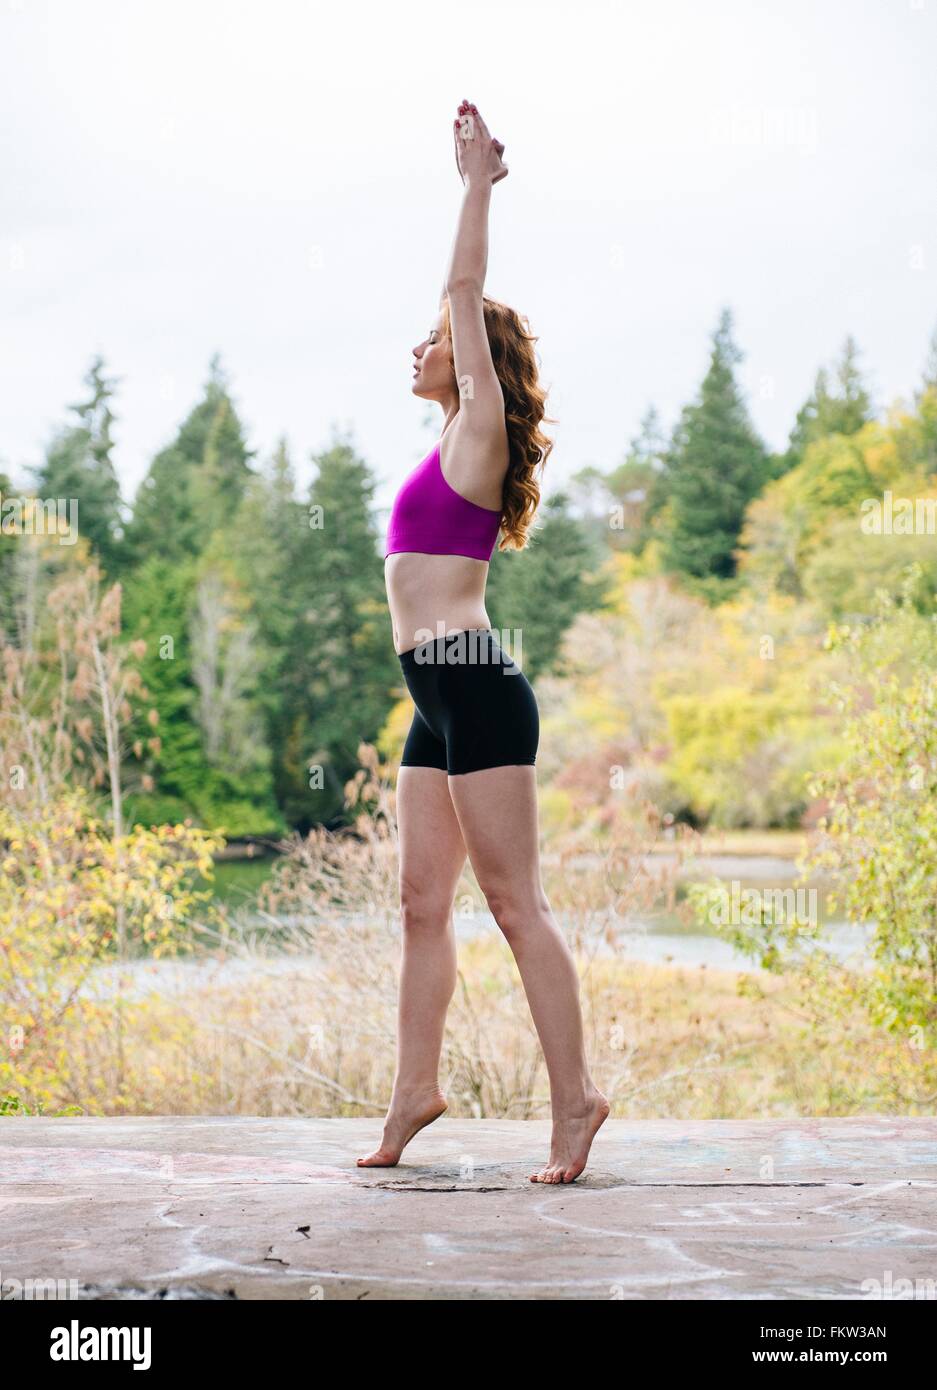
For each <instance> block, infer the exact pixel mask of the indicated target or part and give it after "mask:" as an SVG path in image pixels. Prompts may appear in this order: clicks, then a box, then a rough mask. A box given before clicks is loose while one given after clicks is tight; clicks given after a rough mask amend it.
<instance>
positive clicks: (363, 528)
mask: <svg viewBox="0 0 937 1390" xmlns="http://www.w3.org/2000/svg"><path fill="white" fill-rule="evenodd" d="M313 462H314V463H315V464H316V465H317V470H318V471H317V476H316V478H315V480H314V481H313V483H312V486H311V488H310V490H309V499H308V506H307V507H306V508H305V509H304V512H305V515H304V525H303V527H302V529H301V532H300V534H299V536H298V538H297V539H296V542H295V544H291V543H290V542H289V541H288V540H287V539H286V538H284V541H285V549H286V550H287V551H288V552H291V554H290V568H289V583H290V584H291V585H292V587H293V590H294V592H295V594H296V597H297V600H298V611H297V615H296V620H295V622H294V624H293V627H292V632H291V634H290V637H289V640H288V642H287V646H286V659H285V661H284V663H283V674H282V680H281V691H282V711H283V716H282V717H283V723H282V725H281V728H280V735H279V740H280V741H279V748H278V753H279V757H280V764H279V767H278V769H277V779H278V780H277V786H278V791H279V794H280V804H281V806H282V807H283V810H284V813H285V815H286V817H287V819H288V821H289V822H290V823H291V824H293V825H295V826H297V827H298V828H300V829H307V828H308V827H309V826H311V825H314V824H317V823H319V822H326V823H327V822H330V821H333V820H335V819H336V818H338V817H340V816H341V814H342V812H343V796H344V785H345V782H346V781H347V780H348V778H349V777H350V776H351V775H352V774H353V773H354V772H355V771H356V770H357V767H358V757H357V751H358V745H359V744H360V743H361V742H362V740H364V741H366V742H373V741H374V740H375V739H376V738H377V735H378V733H379V732H380V729H381V727H382V725H383V723H384V720H385V718H386V716H387V713H388V711H389V709H390V707H391V704H392V702H393V694H394V693H395V692H396V691H398V689H399V687H400V685H401V676H400V666H399V663H398V662H397V659H396V657H395V655H394V648H393V641H392V638H391V626H390V621H389V619H388V615H387V604H386V600H385V598H384V583H383V570H382V565H381V559H380V556H379V552H378V539H379V538H378V533H377V528H376V526H375V522H374V517H373V496H374V489H375V483H374V478H373V476H372V474H371V472H370V470H369V469H368V467H367V465H366V464H365V462H364V460H363V459H361V458H360V457H359V456H358V454H357V453H356V452H355V450H354V448H353V446H352V444H351V443H350V442H349V441H348V440H347V439H346V440H342V439H335V440H334V441H333V443H332V445H331V447H330V448H328V449H327V450H325V451H324V452H323V453H321V454H318V455H316V456H315V457H314V459H313ZM320 778H321V786H320V785H318V781H319V779H320ZM310 784H312V785H310Z"/></svg>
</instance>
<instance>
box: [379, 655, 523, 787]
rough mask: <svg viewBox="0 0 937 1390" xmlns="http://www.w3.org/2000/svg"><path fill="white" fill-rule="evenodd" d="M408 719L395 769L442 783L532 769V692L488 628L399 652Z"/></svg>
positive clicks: (514, 663)
mask: <svg viewBox="0 0 937 1390" xmlns="http://www.w3.org/2000/svg"><path fill="white" fill-rule="evenodd" d="M400 665H401V667H402V668H403V678H404V680H405V681H406V682H407V689H408V690H409V691H410V694H411V696H412V697H413V703H414V704H415V705H416V713H415V715H414V717H413V723H412V725H411V726H410V732H409V734H408V735H407V741H406V743H405V744H404V750H403V757H402V758H401V761H400V766H401V767H438V768H440V769H441V770H442V771H444V772H448V773H449V774H450V776H453V777H457V776H459V775H461V774H462V773H465V772H480V771H481V770H482V768H486V767H511V766H515V765H518V764H520V765H528V766H532V765H533V764H534V763H535V762H536V760H537V745H538V744H539V742H540V716H539V713H538V711H537V701H536V698H535V696H534V692H533V689H532V687H531V685H530V682H529V681H528V679H527V677H526V676H525V675H524V673H523V671H522V670H521V668H520V667H519V666H518V665H517V663H516V662H515V661H514V660H513V659H512V658H511V657H510V656H508V654H507V652H505V651H504V650H503V649H502V648H501V646H500V645H499V643H498V641H497V638H496V637H495V635H494V633H493V632H492V630H491V629H490V628H469V629H467V630H465V631H462V632H451V633H447V635H446V636H445V637H437V638H436V639H435V641H430V642H423V643H422V644H421V645H420V646H419V647H414V648H413V649H412V651H409V652H401V653H400Z"/></svg>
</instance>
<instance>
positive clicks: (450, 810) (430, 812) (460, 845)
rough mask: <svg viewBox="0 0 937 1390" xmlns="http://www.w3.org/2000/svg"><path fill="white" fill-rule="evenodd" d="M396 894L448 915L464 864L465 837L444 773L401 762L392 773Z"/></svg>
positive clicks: (406, 901) (406, 902)
mask: <svg viewBox="0 0 937 1390" xmlns="http://www.w3.org/2000/svg"><path fill="white" fill-rule="evenodd" d="M397 832H398V836H399V841H400V891H401V899H402V900H403V902H404V906H405V907H406V906H407V905H408V904H409V905H410V906H411V907H413V908H416V907H417V906H418V905H422V906H423V907H424V908H425V910H426V911H428V912H433V913H436V914H438V913H439V912H445V914H446V915H447V916H448V912H449V909H450V908H451V906H452V900H453V897H454V896H455V890H456V885H457V884H458V882H459V875H460V874H461V872H462V867H463V865H464V864H465V855H466V849H465V842H464V841H463V839H462V830H461V827H460V825H459V819H458V817H457V815H456V813H455V807H454V806H453V804H452V797H451V796H450V795H449V779H448V777H447V775H446V773H445V772H444V771H442V770H440V769H439V768H433V767H401V768H400V769H399V771H398V773H397Z"/></svg>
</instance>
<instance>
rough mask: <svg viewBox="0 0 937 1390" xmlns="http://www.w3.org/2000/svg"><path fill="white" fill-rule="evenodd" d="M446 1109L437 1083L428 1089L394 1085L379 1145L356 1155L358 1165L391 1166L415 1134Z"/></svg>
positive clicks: (370, 1166) (368, 1166)
mask: <svg viewBox="0 0 937 1390" xmlns="http://www.w3.org/2000/svg"><path fill="white" fill-rule="evenodd" d="M447 1109H448V1106H447V1104H446V1098H445V1096H444V1095H443V1093H442V1091H440V1090H439V1088H438V1087H433V1088H431V1089H430V1090H428V1091H427V1090H422V1091H398V1090H397V1089H396V1087H395V1088H394V1094H393V1096H392V1097H391V1102H390V1109H389V1110H388V1112H387V1119H386V1120H385V1121H384V1135H383V1138H382V1139H381V1143H380V1146H379V1147H378V1148H376V1149H375V1150H374V1152H373V1153H370V1154H368V1155H367V1156H366V1157H365V1158H359V1159H358V1167H359V1168H393V1167H394V1165H395V1164H396V1163H398V1162H399V1161H400V1155H401V1154H402V1153H403V1151H404V1149H405V1148H406V1147H407V1145H408V1144H409V1142H410V1140H411V1139H412V1138H413V1136H414V1134H418V1133H419V1132H420V1130H421V1129H425V1128H426V1126H427V1125H431V1124H432V1123H433V1121H434V1120H438V1119H439V1117H440V1115H442V1114H443V1112H444V1111H445V1110H447Z"/></svg>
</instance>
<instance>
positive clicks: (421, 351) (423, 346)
mask: <svg viewBox="0 0 937 1390" xmlns="http://www.w3.org/2000/svg"><path fill="white" fill-rule="evenodd" d="M442 322H443V316H442V314H441V313H439V314H437V315H436V319H435V322H434V323H433V326H432V328H431V329H430V331H429V333H428V334H427V335H426V337H425V338H424V339H423V341H422V343H419V344H418V345H417V346H416V347H415V348H414V349H413V356H414V363H413V386H412V388H411V389H412V391H413V394H414V395H415V396H420V397H421V398H422V399H423V400H427V401H442V400H445V399H446V397H447V396H448V395H449V394H450V393H451V392H452V390H453V389H454V386H455V381H454V378H453V375H452V363H451V361H450V360H449V339H448V338H446V337H444V336H443V331H442Z"/></svg>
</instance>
